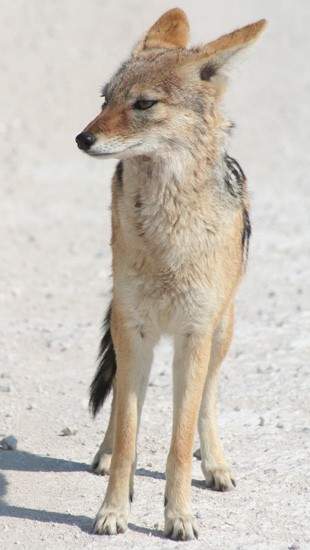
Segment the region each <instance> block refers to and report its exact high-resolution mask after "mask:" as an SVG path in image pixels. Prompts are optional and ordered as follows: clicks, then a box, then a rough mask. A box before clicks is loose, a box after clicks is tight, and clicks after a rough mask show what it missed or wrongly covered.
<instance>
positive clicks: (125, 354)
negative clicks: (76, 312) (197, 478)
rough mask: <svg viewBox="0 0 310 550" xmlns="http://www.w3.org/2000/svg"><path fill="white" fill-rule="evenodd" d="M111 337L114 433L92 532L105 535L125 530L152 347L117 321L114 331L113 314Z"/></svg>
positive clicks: (131, 496)
mask: <svg viewBox="0 0 310 550" xmlns="http://www.w3.org/2000/svg"><path fill="white" fill-rule="evenodd" d="M118 319H119V317H118ZM113 321H114V325H113ZM112 336H113V342H114V347H115V351H116V360H117V371H116V379H117V396H116V429H115V439H114V448H113V455H112V461H111V467H110V477H109V484H108V488H107V492H106V495H105V499H104V501H103V504H102V506H101V508H100V509H99V512H98V514H97V516H96V519H95V523H94V532H95V533H98V534H105V535H116V534H117V533H124V532H125V531H126V529H127V524H128V515H129V509H130V502H131V501H132V498H133V476H134V472H135V467H136V438H137V430H138V424H139V417H140V413H141V409H142V404H143V401H144V397H145V391H146V387H147V382H148V378H149V372H150V367H151V363H152V356H153V345H154V344H153V343H152V342H151V340H150V339H148V338H147V336H146V335H143V336H144V337H143V338H142V336H141V334H140V332H139V330H137V331H136V330H134V329H132V328H129V327H128V326H127V325H126V324H125V322H124V321H123V322H122V324H120V322H119V321H118V324H117V327H116V315H115V314H114V317H113V314H112Z"/></svg>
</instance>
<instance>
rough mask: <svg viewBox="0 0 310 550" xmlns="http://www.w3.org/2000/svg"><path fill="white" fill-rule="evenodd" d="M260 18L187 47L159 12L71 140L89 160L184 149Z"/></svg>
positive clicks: (199, 130)
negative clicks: (97, 109) (98, 107)
mask: <svg viewBox="0 0 310 550" xmlns="http://www.w3.org/2000/svg"><path fill="white" fill-rule="evenodd" d="M265 25H266V21H265V20H261V21H258V22H257V23H254V24H252V25H247V26H246V27H243V28H242V29H239V30H236V31H234V32H233V33H231V34H227V35H225V36H222V37H221V38H219V39H218V40H215V41H213V42H210V43H209V44H207V45H205V46H199V47H194V48H191V49H187V45H188V42H189V38H190V36H189V24H188V20H187V17H186V15H185V13H184V12H183V11H182V10H180V9H173V10H170V11H168V12H166V13H165V14H164V15H163V16H162V17H161V18H160V19H159V20H158V21H157V22H156V23H155V24H154V25H153V26H152V27H151V29H150V30H149V31H148V32H147V33H146V34H145V36H144V37H143V38H142V40H141V41H140V42H139V43H138V45H137V46H136V47H135V49H134V50H133V52H132V55H131V57H130V58H129V59H128V61H126V62H125V63H124V64H123V65H122V66H121V67H120V69H119V70H118V71H117V73H116V74H115V75H114V77H113V78H112V79H111V81H110V82H109V83H108V84H107V85H106V86H105V87H104V89H103V93H102V95H103V96H104V102H103V105H102V110H101V113H100V114H99V115H98V116H97V117H96V118H95V119H94V120H93V121H92V122H90V124H88V126H86V128H85V129H84V131H83V132H82V133H81V134H79V135H78V136H77V138H76V142H77V144H78V147H79V148H80V149H83V150H84V151H86V152H87V153H89V154H91V155H100V156H104V157H107V158H108V157H114V158H120V159H123V158H128V157H132V156H138V155H146V156H153V155H155V154H156V155H160V156H162V155H165V152H167V151H168V150H169V149H170V148H173V149H174V150H175V148H176V147H178V146H180V147H183V148H184V147H188V148H190V147H191V140H192V139H195V136H196V139H199V136H201V135H202V134H203V133H205V132H210V131H212V124H211V120H212V117H214V113H216V108H217V105H218V102H219V99H220V97H221V95H222V93H223V91H224V89H225V87H226V86H225V84H226V80H227V74H228V72H229V67H230V64H231V62H232V61H233V59H234V58H235V57H236V56H237V55H238V54H239V53H240V52H241V51H243V50H244V49H246V48H247V47H248V46H250V45H251V44H252V43H253V42H254V41H255V40H256V39H257V38H258V37H259V35H260V34H261V32H262V31H263V29H264V27H265Z"/></svg>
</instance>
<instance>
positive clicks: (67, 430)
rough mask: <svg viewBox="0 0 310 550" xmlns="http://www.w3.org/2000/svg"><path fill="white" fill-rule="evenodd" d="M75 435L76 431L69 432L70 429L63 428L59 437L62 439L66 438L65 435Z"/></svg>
mask: <svg viewBox="0 0 310 550" xmlns="http://www.w3.org/2000/svg"><path fill="white" fill-rule="evenodd" d="M76 433H77V430H71V428H64V429H63V430H61V434H59V435H61V436H62V437H66V436H67V435H75V434H76Z"/></svg>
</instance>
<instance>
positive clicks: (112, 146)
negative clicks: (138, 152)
mask: <svg viewBox="0 0 310 550" xmlns="http://www.w3.org/2000/svg"><path fill="white" fill-rule="evenodd" d="M75 141H76V143H77V146H78V148H79V149H81V150H82V151H85V153H88V154H89V155H92V156H100V157H105V158H110V157H114V158H115V157H118V156H119V155H122V154H123V153H126V151H128V150H129V149H133V148H134V147H137V146H139V145H142V142H141V141H134V142H131V143H124V142H123V141H121V140H119V139H115V140H112V141H110V142H108V143H107V142H103V141H99V140H98V139H97V138H96V137H95V136H94V134H92V133H90V132H82V133H81V134H79V135H78V136H77V137H76V138H75Z"/></svg>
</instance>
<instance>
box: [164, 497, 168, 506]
mask: <svg viewBox="0 0 310 550" xmlns="http://www.w3.org/2000/svg"><path fill="white" fill-rule="evenodd" d="M167 504H168V498H167V497H165V500H164V506H167Z"/></svg>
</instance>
